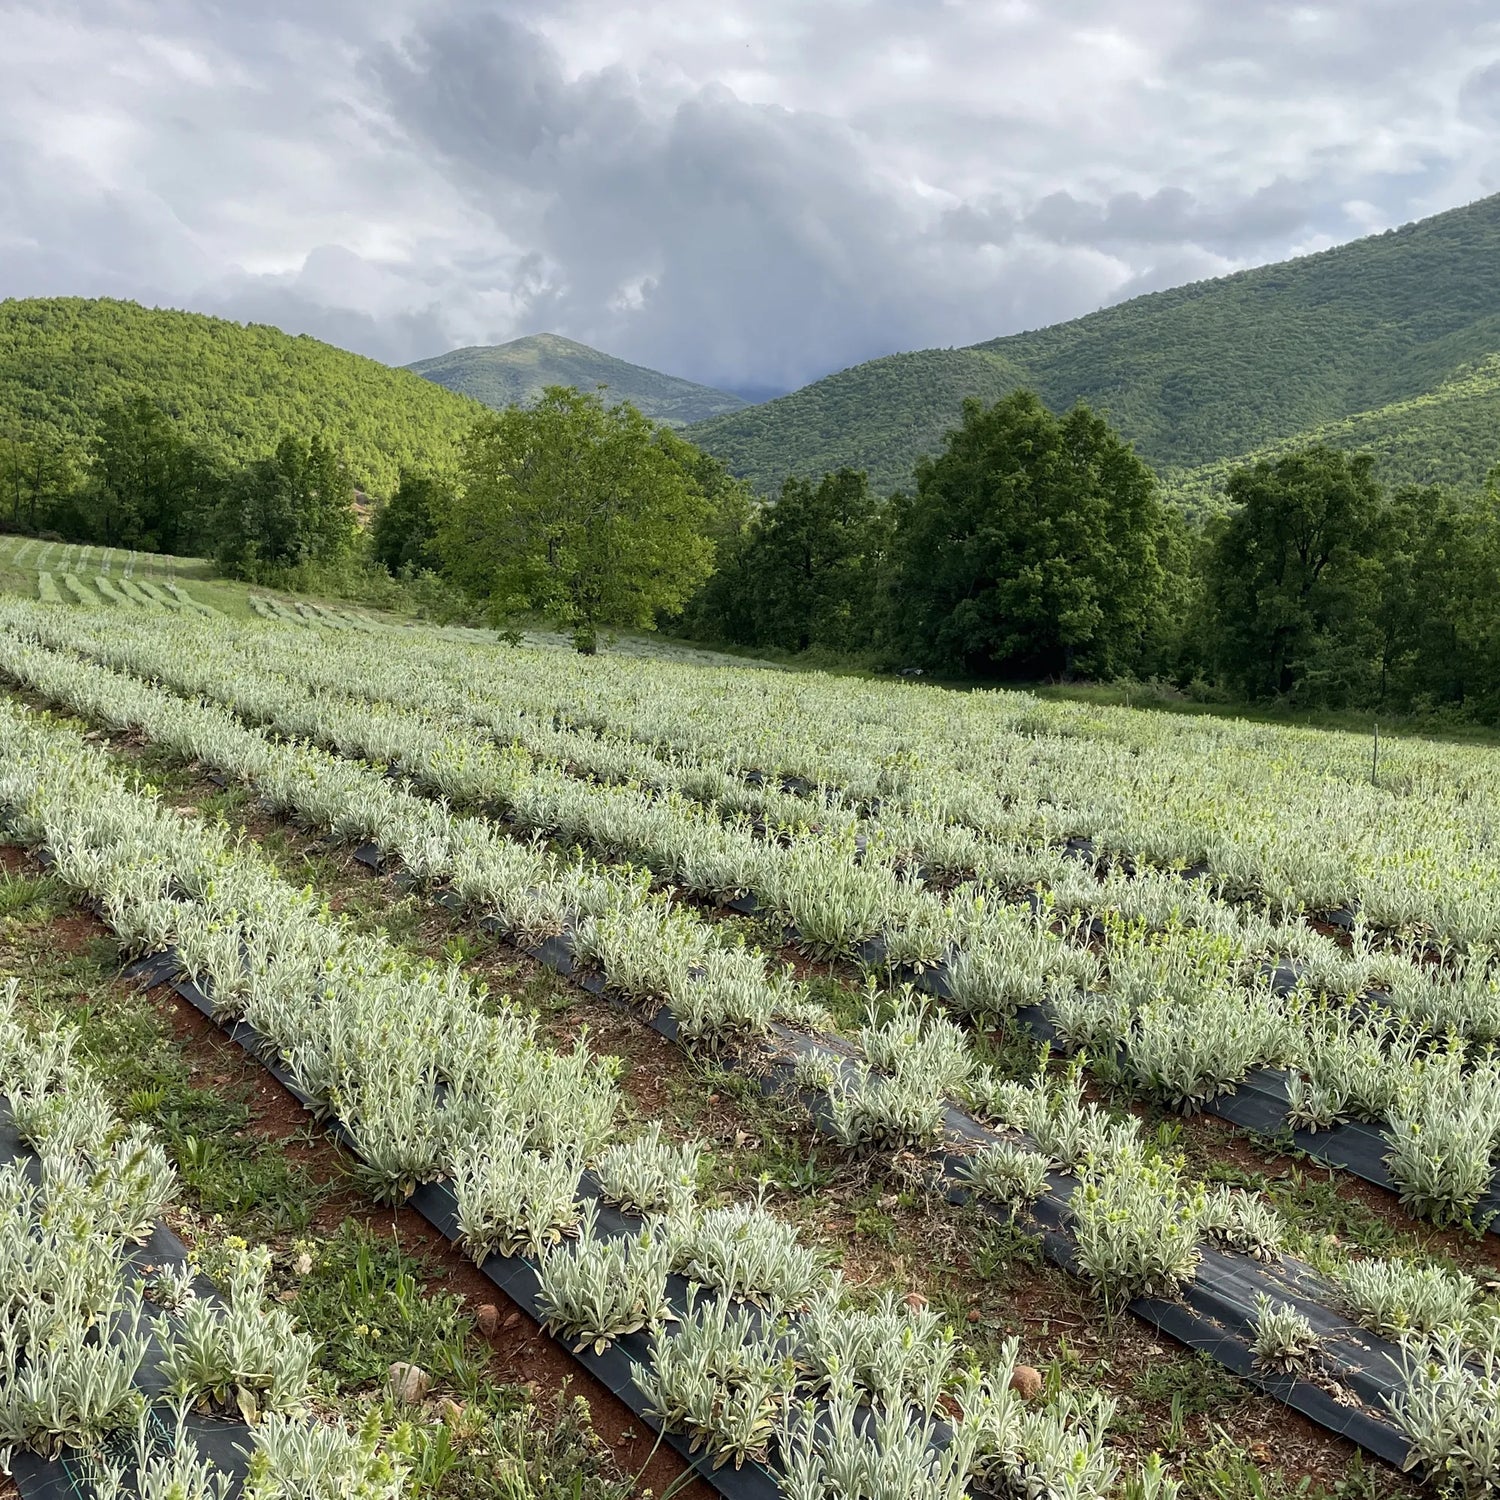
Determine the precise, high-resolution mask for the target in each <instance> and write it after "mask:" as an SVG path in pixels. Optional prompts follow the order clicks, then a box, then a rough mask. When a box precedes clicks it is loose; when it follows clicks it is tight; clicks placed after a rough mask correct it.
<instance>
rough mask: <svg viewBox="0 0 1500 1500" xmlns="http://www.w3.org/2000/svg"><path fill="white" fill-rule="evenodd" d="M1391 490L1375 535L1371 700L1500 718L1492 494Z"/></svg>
mask: <svg viewBox="0 0 1500 1500" xmlns="http://www.w3.org/2000/svg"><path fill="white" fill-rule="evenodd" d="M1496 480H1497V476H1491V480H1490V483H1489V484H1488V485H1487V486H1486V487H1485V489H1484V490H1483V492H1481V493H1480V494H1477V495H1462V494H1453V493H1450V492H1448V491H1444V490H1442V489H1438V488H1436V487H1428V488H1417V487H1415V486H1412V487H1408V488H1405V489H1402V490H1398V491H1397V492H1396V494H1395V495H1393V496H1392V498H1391V501H1390V505H1389V507H1388V509H1387V514H1386V517H1385V524H1384V525H1383V527H1382V529H1381V535H1380V552H1379V557H1378V567H1379V586H1378V588H1377V590H1376V599H1375V620H1376V624H1377V627H1378V629H1379V633H1380V648H1381V649H1380V683H1379V698H1380V701H1382V702H1388V703H1390V704H1392V706H1394V707H1396V708H1399V709H1402V710H1404V711H1405V710H1417V711H1419V712H1430V711H1432V710H1434V709H1436V708H1439V707H1441V706H1442V705H1445V704H1451V705H1455V706H1461V707H1462V708H1463V709H1465V710H1467V711H1469V712H1472V713H1477V714H1479V715H1480V716H1482V717H1485V718H1487V719H1489V720H1491V721H1493V720H1494V718H1495V716H1496V713H1497V710H1500V486H1497V482H1496Z"/></svg>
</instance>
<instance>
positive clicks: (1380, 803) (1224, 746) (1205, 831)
mask: <svg viewBox="0 0 1500 1500" xmlns="http://www.w3.org/2000/svg"><path fill="white" fill-rule="evenodd" d="M226 639H227V640H229V641H231V643H232V641H233V640H234V639H235V638H234V637H226ZM240 639H243V637H240ZM253 649H258V648H253ZM399 651H400V652H401V654H402V656H403V657H405V658H407V660H406V661H405V663H404V666H405V670H401V671H394V670H393V667H394V664H393V662H392V661H391V658H390V655H389V653H388V652H387V651H386V650H385V649H384V648H380V649H378V650H373V649H372V650H368V651H365V652H363V653H361V652H360V651H359V649H358V648H357V647H356V648H354V649H352V650H350V651H349V652H347V653H343V654H345V655H346V657H347V660H346V663H345V667H346V670H344V671H342V672H341V676H342V677H343V678H344V679H345V681H346V682H347V683H348V684H350V685H353V686H355V689H356V690H358V691H361V692H363V693H365V694H367V695H368V696H371V697H373V698H377V699H379V698H388V697H390V696H392V693H393V689H392V686H391V684H392V683H393V682H394V681H398V680H399V681H400V682H402V684H403V686H402V688H401V689H400V692H401V693H402V694H403V695H406V694H407V693H408V692H409V693H410V694H412V695H413V699H412V701H418V702H422V703H426V704H429V705H431V706H433V707H438V706H440V700H441V706H442V707H443V708H444V711H445V712H447V713H450V714H451V713H454V712H458V713H460V714H462V715H463V716H464V717H467V718H469V719H470V720H471V721H474V722H490V723H492V724H495V726H496V727H497V728H499V729H501V730H502V731H503V730H504V729H505V728H506V727H508V726H509V724H510V722H511V721H512V719H513V718H514V708H515V705H516V704H517V701H518V700H520V712H521V715H522V716H525V717H530V718H532V719H541V720H543V721H544V722H545V720H546V719H548V718H550V717H552V716H554V715H557V716H560V717H562V718H563V719H565V720H567V721H569V722H573V723H578V722H580V721H582V723H583V724H585V725H587V726H589V727H593V728H596V729H599V730H603V731H604V732H605V734H606V735H608V736H609V737H610V738H612V739H615V740H617V741H622V740H630V741H634V742H635V743H636V744H637V745H639V744H643V743H644V744H646V745H649V746H653V747H664V749H665V752H666V754H667V755H668V756H673V755H676V756H677V757H678V758H689V759H690V761H691V762H692V763H693V767H694V769H697V770H701V772H702V773H703V774H706V775H709V776H710V777H712V775H713V773H714V772H715V771H718V772H720V773H723V772H728V773H731V774H732V773H735V772H739V771H742V770H743V769H744V768H745V767H746V766H747V765H757V766H759V767H761V768H764V769H766V770H775V771H779V772H784V773H791V774H795V775H799V776H802V777H804V778H806V779H808V780H810V781H812V782H815V783H820V784H825V785H828V786H831V787H838V788H840V789H841V790H843V791H844V792H846V793H847V794H848V795H849V796H850V797H851V798H853V799H855V800H858V801H864V802H868V801H871V800H879V801H881V802H883V804H884V807H883V812H884V813H886V814H888V813H889V811H890V809H891V807H892V804H893V802H896V803H900V804H901V805H902V806H904V807H905V808H908V809H911V808H917V809H921V810H923V811H924V812H925V814H926V815H927V816H929V817H935V818H937V819H940V820H941V821H943V822H946V823H948V824H956V825H959V826H961V827H965V828H972V829H980V830H985V831H987V832H989V833H991V834H997V835H1001V836H1002V837H1003V839H1004V840H1005V841H1006V842H1012V841H1015V840H1017V839H1024V840H1026V841H1028V842H1038V841H1042V842H1046V841H1052V842H1054V843H1056V842H1060V841H1061V840H1062V839H1063V838H1065V837H1066V836H1067V835H1068V834H1071V833H1075V832H1086V833H1088V834H1090V835H1091V836H1092V837H1093V838H1094V840H1095V842H1096V844H1097V846H1098V848H1099V851H1100V852H1101V853H1103V854H1108V855H1113V856H1116V857H1122V856H1129V857H1131V858H1133V859H1135V860H1137V861H1140V862H1143V863H1148V864H1152V865H1155V866H1158V867H1160V868H1162V869H1170V868H1172V867H1174V866H1183V865H1197V864H1199V863H1200V862H1206V863H1207V864H1208V865H1209V866H1210V868H1212V869H1213V870H1214V872H1215V874H1216V876H1217V877H1218V878H1219V879H1220V880H1221V881H1222V882H1223V884H1224V885H1225V887H1226V888H1227V889H1229V890H1231V891H1233V892H1235V893H1238V894H1256V895H1259V896H1260V897H1262V898H1264V899H1267V900H1271V901H1275V902H1285V903H1289V904H1290V905H1292V906H1294V907H1296V906H1305V907H1308V908H1314V909H1322V908H1328V907H1335V906H1339V905H1343V904H1345V903H1353V904H1355V905H1358V906H1360V907H1362V908H1363V909H1364V911H1365V913H1366V915H1367V917H1368V919H1369V920H1370V921H1371V923H1372V924H1375V925H1378V926H1380V927H1382V928H1387V929H1395V930H1401V929H1405V928H1415V929H1420V930H1424V931H1428V932H1434V933H1436V934H1438V935H1439V936H1440V937H1442V936H1448V937H1452V938H1454V939H1456V940H1458V941H1460V942H1461V943H1463V944H1466V945H1467V944H1470V943H1475V942H1479V943H1483V942H1485V941H1487V940H1493V938H1494V937H1496V936H1497V935H1500V931H1497V927H1496V922H1495V918H1494V916H1493V910H1494V901H1493V899H1492V898H1493V896H1494V895H1495V893H1496V890H1497V889H1500V868H1497V867H1496V866H1495V862H1494V861H1493V860H1492V859H1489V860H1487V859H1486V858H1485V857H1484V853H1483V851H1484V850H1485V848H1486V847H1488V833H1487V831H1486V827H1485V826H1484V813H1483V809H1484V808H1486V807H1487V806H1489V805H1492V803H1493V801H1494V800H1495V798H1496V797H1497V796H1500V767H1497V764H1496V761H1495V757H1494V756H1493V755H1491V754H1488V753H1487V752H1483V751H1472V750H1461V749H1454V748H1453V747H1426V746H1423V747H1420V748H1418V747H1412V746H1407V745H1404V744H1402V745H1398V746H1396V747H1394V748H1392V747H1388V748H1387V750H1386V757H1387V765H1388V770H1389V776H1388V780H1387V785H1386V787H1370V786H1369V785H1367V784H1366V780H1367V778H1366V776H1365V772H1366V769H1367V766H1368V762H1367V760H1366V759H1365V756H1364V747H1363V746H1362V745H1358V744H1357V742H1356V741H1354V740H1353V739H1351V738H1350V737H1347V736H1340V735H1332V734H1309V733H1306V732H1301V731H1289V730H1275V729H1269V728H1266V727H1265V726H1243V725H1228V724H1222V723H1214V724H1206V723H1203V722H1201V721H1200V722H1194V723H1190V724H1184V723H1183V721H1181V720H1179V719H1174V718H1172V717H1171V716H1166V715H1139V714H1137V715H1134V716H1131V715H1123V714H1122V715H1115V714H1111V713H1109V712H1108V711H1105V713H1104V714H1103V715H1102V716H1098V715H1096V714H1095V713H1094V712H1093V711H1078V710H1075V709H1072V708H1070V707H1069V706H1067V705H1045V706H1044V705H1041V704H1039V703H1037V701H1036V700H1034V699H1029V698H1028V697H1027V696H1026V695H1016V694H975V695H966V696H965V697H964V698H961V699H955V698H954V697H953V696H952V695H945V696H944V697H943V699H942V700H941V703H940V704H936V703H934V702H933V700H932V695H930V694H925V693H922V692H921V690H917V692H915V693H913V692H912V691H911V690H903V689H897V688H893V687H881V688H878V689H874V690H872V691H868V692H867V693H866V694H865V696H866V697H867V698H868V699H869V700H870V701H869V703H868V705H867V706H866V707H864V708H863V709H862V710H860V711H856V712H855V713H852V714H845V715H840V714H839V712H838V707H839V699H840V697H841V695H843V694H845V693H846V692H847V691H848V690H849V689H848V685H846V684H840V683H838V682H836V681H834V680H826V679H805V678H801V679H797V680H796V685H795V686H792V685H788V683H787V682H786V680H785V679H779V678H777V677H776V676H775V675H774V674H767V673H764V672H755V671H750V670H731V671H728V672H723V671H714V670H711V669H704V668H682V667H675V666H661V667H658V666H657V665H654V664H653V665H651V666H643V665H642V664H640V663H638V662H623V661H618V660H616V661H609V662H599V663H589V664H586V665H583V666H582V667H580V665H579V664H578V663H575V662H572V661H570V660H569V659H568V658H567V657H566V656H565V655H563V654H562V653H555V652H506V653H503V654H502V653H497V652H496V651H494V650H493V649H491V650H478V649H473V648H470V649H467V650H466V649H463V648H460V649H458V650H453V649H451V647H450V646H449V645H448V644H447V643H444V644H443V645H442V646H441V647H438V646H437V645H436V643H434V644H433V645H431V646H424V645H423V643H422V642H421V640H420V638H416V639H412V640H408V641H405V642H403V643H402V644H401V646H400V647H399ZM278 654H280V653H278ZM287 662H288V665H289V666H291V665H293V664H295V665H296V666H297V669H298V670H309V671H314V672H316V671H320V670H321V671H326V670H327V669H328V664H327V663H326V662H321V663H320V662H317V661H316V660H315V658H313V657H312V655H311V654H310V653H308V651H307V648H306V647H304V648H303V656H302V659H301V660H299V658H298V655H297V648H296V646H295V644H289V647H288V655H287ZM497 677H498V678H499V679H500V683H501V685H500V686H494V685H492V684H494V683H495V682H496V678H497ZM643 679H644V680H643ZM412 683H420V684H421V686H420V687H411V688H408V687H407V684H412ZM611 700H613V701H611ZM487 705H488V706H487ZM939 710H940V711H939ZM1050 719H1055V720H1056V722H1055V723H1049V722H1048V721H1049V720H1050ZM497 721H498V722H497ZM768 742H769V743H768ZM619 755H620V757H621V760H620V762H618V763H617V765H618V768H619V769H627V768H631V767H633V768H634V769H635V772H636V774H637V775H645V776H646V777H647V779H650V777H651V773H650V772H649V768H647V767H646V766H644V765H643V764H642V763H641V762H639V761H638V760H637V759H635V757H634V755H633V753H632V752H631V751H630V750H627V749H622V750H621V751H620V752H619ZM604 764H606V765H607V762H605V763H604ZM1271 785H1274V786H1275V788H1276V796H1275V797H1274V798H1272V797H1270V796H1268V795H1267V794H1266V789H1267V787H1268V786H1271ZM1392 787H1394V788H1396V790H1391V789H1389V788H1392ZM1404 797H1410V798H1411V799H1412V805H1411V808H1410V811H1413V812H1418V811H1419V812H1420V816H1419V817H1409V816H1403V815H1402V812H1403V809H1402V807H1401V799H1402V798H1404Z"/></svg>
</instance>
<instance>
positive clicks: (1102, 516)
mask: <svg viewBox="0 0 1500 1500" xmlns="http://www.w3.org/2000/svg"><path fill="white" fill-rule="evenodd" d="M1227 502H1228V503H1227V505H1226V507H1225V508H1224V509H1223V511H1222V512H1220V513H1216V514H1214V515H1211V516H1209V517H1207V518H1206V519H1203V520H1201V521H1193V522H1190V521H1188V520H1187V519H1186V518H1185V517H1184V516H1183V514H1182V513H1181V512H1180V511H1179V510H1178V509H1176V508H1175V507H1173V506H1171V505H1168V504H1166V503H1164V502H1163V500H1162V499H1161V498H1160V496H1159V494H1158V487H1157V482H1156V478H1155V476H1154V475H1153V473H1152V472H1151V470H1150V469H1149V467H1148V466H1147V465H1146V464H1145V463H1144V462H1143V461H1142V460H1141V459H1140V458H1139V456H1138V455H1137V454H1136V453H1135V452H1134V451H1133V449H1132V448H1131V447H1130V446H1129V445H1128V444H1126V443H1125V442H1124V441H1123V440H1122V439H1121V438H1120V437H1119V435H1118V434H1117V433H1116V432H1114V431H1113V429H1112V428H1111V427H1110V426H1109V424H1108V423H1106V422H1105V421H1104V420H1103V419H1101V418H1100V417H1099V416H1097V415H1096V414H1094V413H1092V412H1091V411H1089V410H1088V408H1087V407H1084V406H1077V407H1075V408H1074V409H1073V410H1072V411H1070V412H1068V413H1067V414H1065V415H1063V416H1057V415H1054V414H1053V413H1052V412H1050V411H1048V410H1047V408H1046V407H1045V406H1044V405H1043V404H1042V402H1041V401H1040V400H1039V398H1037V397H1036V396H1035V395H1033V394H1031V393H1029V392H1024V391H1021V392H1015V393H1013V394H1011V395H1008V396H1006V397H1004V398H1002V399H1001V400H999V401H997V402H995V403H993V404H992V405H985V404H984V403H982V402H979V401H971V402H969V403H968V404H967V405H966V406H965V408H964V414H963V420H962V421H961V423H960V424H959V426H958V427H957V428H956V429H954V430H953V431H952V432H950V433H949V435H948V437H947V440H946V441H945V443H944V446H943V448H942V450H941V451H940V452H939V453H937V454H936V455H934V456H933V457H930V458H928V459H925V460H924V461H923V462H922V463H921V464H920V465H919V466H918V469H917V475H916V485H915V488H914V490H913V491H912V492H910V493H899V492H898V493H897V494H895V495H893V496H892V497H890V498H889V499H888V500H879V499H876V498H875V497H873V496H872V495H871V494H870V493H869V489H868V486H867V485H866V483H865V479H864V476H863V475H862V474H859V473H855V472H850V471H848V470H844V471H840V472H838V473H835V474H829V475H825V476H824V478H823V479H822V480H821V481H820V482H819V483H818V484H815V485H814V484H809V483H807V482H805V481H802V480H796V479H793V480H788V481H787V482H786V484H785V485H784V486H783V488H782V492H781V495H780V497H779V498H778V500H777V501H776V503H775V504H774V505H770V506H767V507H765V508H764V509H762V510H760V511H758V512H757V513H756V514H754V515H753V516H752V517H751V519H750V521H749V523H748V524H747V525H746V526H745V528H744V529H743V530H742V531H741V532H740V533H739V534H738V535H737V536H736V537H735V538H734V540H733V543H732V545H731V546H730V547H729V548H727V549H726V550H725V551H724V553H723V555H722V556H721V558H720V562H719V567H718V570H717V572H716V574H715V575H714V577H713V578H712V579H711V580H710V581H709V583H708V585H707V586H706V587H705V588H704V589H703V590H702V591H701V592H700V593H699V595H698V596H697V597H696V598H695V599H694V601H693V603H692V605H691V606H690V608H689V611H688V615H687V621H686V623H687V624H688V625H689V627H690V628H691V630H692V633H694V634H696V635H700V636H703V637H705V638H709V639H719V640H723V641H727V642H734V643H737V644H741V645H746V646H753V647H761V648H768V647H769V648H777V649H780V650H785V651H793V652H800V651H809V650H814V651H815V650H816V649H817V648H824V649H825V650H826V651H828V652H830V653H841V654H853V655H856V656H859V655H863V656H864V657H865V658H866V659H867V660H868V661H870V662H871V664H874V665H881V666H887V667H907V668H914V667H920V668H922V669H923V670H925V671H929V672H934V673H937V674H942V675H949V676H955V677H958V676H962V677H979V678H993V679H1002V680H1003V679H1012V680H1037V679H1046V678H1059V679H1060V678H1067V677H1093V678H1106V679H1107V678H1119V677H1134V678H1159V679H1163V680H1165V681H1167V682H1170V683H1173V684H1175V685H1176V686H1178V687H1181V688H1189V689H1192V690H1194V691H1195V692H1197V693H1198V694H1200V695H1203V696H1227V697H1232V698H1235V699H1239V700H1246V701H1251V702H1280V703H1283V704H1287V705H1290V706H1294V707H1298V708H1309V709H1322V708H1329V709H1366V708H1368V709H1385V710H1388V711H1392V712H1398V713H1406V714H1421V715H1431V714H1443V713H1446V714H1450V715H1453V716H1459V717H1467V718H1473V719H1476V720H1479V721H1482V722H1486V723H1497V722H1500V469H1497V470H1495V471H1493V472H1492V473H1491V475H1490V479H1489V481H1488V482H1487V483H1486V484H1485V485H1484V486H1483V487H1480V488H1475V489H1473V490H1470V491H1463V492H1460V491H1450V490H1444V489H1442V488H1441V487H1434V486H1428V487H1423V486H1414V485H1407V486H1402V487H1399V488H1397V489H1394V490H1389V491H1388V490H1387V489H1385V488H1384V487H1383V486H1382V485H1381V484H1380V483H1379V481H1378V480H1377V478H1376V476H1375V473H1374V463H1373V460H1372V459H1371V458H1370V457H1368V456H1365V455H1351V454H1349V453H1346V452H1344V451H1342V450H1340V449H1336V448H1333V447H1329V446H1325V445H1312V446H1309V447H1307V448H1305V449H1301V450H1298V451H1294V452H1290V453H1287V454H1284V455H1281V456H1279V457H1276V458H1274V459H1266V460H1262V461H1258V462H1255V463H1252V464H1246V465H1244V466H1242V467H1241V468H1239V469H1238V470H1236V471H1234V472H1233V473H1232V474H1230V475H1229V477H1228V480H1227Z"/></svg>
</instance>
